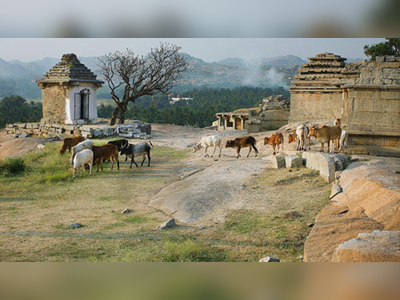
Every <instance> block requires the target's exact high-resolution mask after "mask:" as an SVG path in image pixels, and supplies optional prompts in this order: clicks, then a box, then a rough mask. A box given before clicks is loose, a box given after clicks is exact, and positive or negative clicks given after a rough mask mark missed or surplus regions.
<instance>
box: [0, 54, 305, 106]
mask: <svg viewBox="0 0 400 300" xmlns="http://www.w3.org/2000/svg"><path fill="white" fill-rule="evenodd" d="M182 55H183V56H184V57H185V58H186V59H187V61H188V63H189V70H190V71H189V72H187V73H185V74H184V75H183V77H182V78H181V79H180V80H179V82H178V83H177V85H176V87H175V88H174V91H178V92H179V91H182V92H183V91H185V90H192V89H195V88H235V87H238V86H243V85H245V86H254V87H277V86H284V87H287V86H288V85H290V81H291V80H292V78H293V76H294V75H295V74H297V73H298V67H299V66H301V65H302V64H303V63H305V61H303V60H302V59H301V58H299V57H297V56H293V55H286V56H279V57H273V58H261V59H253V60H244V59H240V58H226V59H224V60H220V61H217V62H212V63H208V62H205V61H203V60H202V59H199V58H196V57H193V56H191V55H189V54H187V53H182ZM80 60H81V62H82V63H83V64H85V66H86V67H88V68H89V69H91V70H92V71H93V72H94V73H95V74H97V75H98V78H99V79H102V76H101V71H100V68H99V67H98V65H97V61H98V60H97V57H80ZM59 61H60V58H51V57H46V58H44V59H42V60H37V61H33V62H21V61H18V60H13V61H9V62H7V61H5V60H3V59H1V58H0V97H6V96H10V95H11V94H18V95H21V96H23V97H25V98H27V99H40V98H41V90H40V89H39V87H38V86H37V84H36V80H38V79H40V78H42V77H43V75H44V74H45V73H46V72H47V71H48V70H49V69H50V68H52V67H53V66H54V65H55V64H56V63H58V62H59ZM98 93H99V97H108V95H109V94H108V90H107V88H106V87H105V86H104V87H103V88H101V89H99V91H98Z"/></svg>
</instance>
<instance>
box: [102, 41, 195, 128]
mask: <svg viewBox="0 0 400 300" xmlns="http://www.w3.org/2000/svg"><path fill="white" fill-rule="evenodd" d="M180 49H181V47H178V46H176V45H170V44H168V43H160V46H159V47H158V48H152V49H151V52H150V53H149V54H147V55H146V56H139V55H136V54H135V53H134V52H133V51H131V50H129V49H126V51H125V52H119V51H116V52H113V53H109V54H107V55H105V56H104V57H101V58H99V67H100V68H101V69H102V71H103V75H104V78H105V80H106V82H107V84H108V87H109V88H110V90H111V97H112V99H113V100H114V101H115V103H116V104H117V106H116V107H115V109H114V111H113V113H112V116H111V123H110V124H111V125H114V124H115V123H116V120H117V116H118V115H119V124H123V123H124V122H125V112H126V110H127V108H128V103H129V102H135V101H136V99H137V98H139V97H141V96H145V95H155V94H157V93H160V92H161V93H166V92H168V90H170V89H171V88H172V87H173V86H174V84H175V83H176V81H177V80H178V78H179V77H180V76H181V74H182V73H183V72H186V71H187V69H188V63H187V62H186V60H185V58H184V57H183V56H182V55H181V54H180V53H178V52H179V50H180ZM119 88H121V89H123V95H122V97H121V98H120V97H119V96H118V94H117V90H118V89H119Z"/></svg>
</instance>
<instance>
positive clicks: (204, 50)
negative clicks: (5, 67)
mask: <svg viewBox="0 0 400 300" xmlns="http://www.w3.org/2000/svg"><path fill="white" fill-rule="evenodd" d="M382 40H384V39H383V38H382V39H376V38H350V39H301V38H292V39H289V38H288V39H286V38H276V39H275V38H233V39H225V38H186V39H117V38H115V39H105V38H104V39H55V38H53V39H50V38H49V39H41V38H32V39H30V38H1V39H0V58H2V59H4V60H6V61H10V60H20V61H24V62H27V61H34V60H41V59H43V58H45V57H54V58H61V56H62V55H63V54H64V53H75V54H76V55H77V56H78V57H84V56H101V55H104V54H106V53H108V52H112V51H115V50H120V51H123V50H125V49H126V48H130V49H132V50H133V51H135V52H136V53H138V54H146V53H148V52H149V50H150V49H151V47H157V46H158V45H159V42H160V41H164V42H169V43H173V44H176V45H178V46H181V47H182V50H181V51H182V52H185V53H188V54H190V55H192V56H194V57H197V58H201V59H203V60H205V61H207V62H213V61H218V60H221V59H225V58H228V57H237V58H243V59H252V58H261V57H274V56H280V55H288V54H291V55H296V56H299V57H300V58H302V59H304V60H306V59H307V57H311V56H314V55H315V54H318V53H321V52H332V53H334V54H338V55H341V56H343V57H346V58H364V52H363V48H364V45H367V44H376V43H379V42H381V41H382Z"/></svg>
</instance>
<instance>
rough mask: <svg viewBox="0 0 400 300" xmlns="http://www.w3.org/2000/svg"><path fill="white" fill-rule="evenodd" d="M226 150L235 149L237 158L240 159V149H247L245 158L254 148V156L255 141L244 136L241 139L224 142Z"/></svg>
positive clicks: (250, 137)
mask: <svg viewBox="0 0 400 300" xmlns="http://www.w3.org/2000/svg"><path fill="white" fill-rule="evenodd" d="M225 147H226V148H237V155H238V156H237V157H236V158H239V157H240V149H241V148H246V147H249V148H250V150H249V153H248V154H247V157H249V155H250V152H251V149H253V148H254V151H255V152H256V156H257V154H258V150H257V148H256V139H255V138H254V137H252V136H246V137H243V138H236V139H234V140H229V141H227V142H226V146H225Z"/></svg>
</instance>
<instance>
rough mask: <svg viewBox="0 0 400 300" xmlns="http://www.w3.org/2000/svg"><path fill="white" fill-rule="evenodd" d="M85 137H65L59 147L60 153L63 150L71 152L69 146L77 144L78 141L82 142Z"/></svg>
mask: <svg viewBox="0 0 400 300" xmlns="http://www.w3.org/2000/svg"><path fill="white" fill-rule="evenodd" d="M84 140H85V138H84V137H83V136H74V137H71V138H65V139H64V141H63V144H62V147H61V149H60V154H61V155H63V154H64V153H65V151H67V149H68V151H69V153H71V148H72V147H74V146H76V145H77V144H79V143H80V142H83V141H84Z"/></svg>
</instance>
